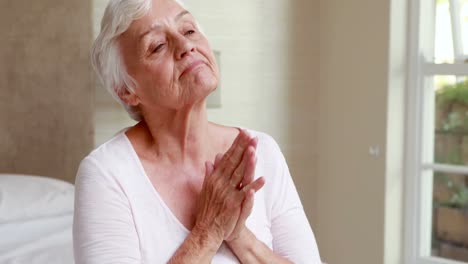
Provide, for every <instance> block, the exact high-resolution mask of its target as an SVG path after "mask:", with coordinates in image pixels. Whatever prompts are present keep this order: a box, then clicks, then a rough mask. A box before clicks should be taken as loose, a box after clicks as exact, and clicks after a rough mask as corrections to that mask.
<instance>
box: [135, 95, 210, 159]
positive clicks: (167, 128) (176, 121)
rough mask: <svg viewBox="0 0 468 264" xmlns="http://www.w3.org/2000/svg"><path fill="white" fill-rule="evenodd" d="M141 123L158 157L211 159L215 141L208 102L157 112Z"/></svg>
mask: <svg viewBox="0 0 468 264" xmlns="http://www.w3.org/2000/svg"><path fill="white" fill-rule="evenodd" d="M153 113H155V114H154V115H152V114H150V113H148V114H146V115H145V121H142V122H140V123H139V124H138V125H137V126H139V127H140V128H142V129H141V130H142V131H145V142H146V143H147V144H145V145H146V146H148V147H149V148H150V149H149V150H150V153H154V154H155V155H156V158H158V159H160V160H163V161H168V162H170V163H172V164H174V163H183V164H198V165H199V164H203V163H204V161H206V160H211V159H213V157H210V156H211V155H210V153H211V150H212V148H213V145H212V144H213V141H212V140H210V138H211V135H210V129H209V127H210V124H209V123H208V118H207V113H206V109H205V105H204V103H202V104H198V105H192V106H189V107H186V108H183V109H178V110H161V111H154V112H153Z"/></svg>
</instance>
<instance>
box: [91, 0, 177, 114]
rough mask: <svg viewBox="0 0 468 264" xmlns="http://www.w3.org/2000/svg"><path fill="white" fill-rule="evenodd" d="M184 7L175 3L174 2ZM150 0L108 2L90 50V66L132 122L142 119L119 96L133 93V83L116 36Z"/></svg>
mask: <svg viewBox="0 0 468 264" xmlns="http://www.w3.org/2000/svg"><path fill="white" fill-rule="evenodd" d="M175 1H176V2H177V3H179V4H180V5H181V6H184V5H183V3H181V2H180V1H179V0H175ZM151 2H152V1H151V0H110V1H109V3H108V4H107V7H106V10H105V11H104V16H103V17H102V21H101V31H100V32H99V35H98V37H97V38H96V40H95V41H94V44H93V48H92V55H91V56H92V64H93V68H94V70H95V71H96V73H97V75H98V77H99V79H100V81H101V83H102V84H103V85H104V87H105V88H106V89H107V91H108V92H109V93H110V94H111V95H112V97H113V98H114V99H115V100H117V101H118V102H119V103H121V104H122V105H123V106H124V107H125V110H126V111H127V112H128V114H129V115H130V117H131V118H132V119H134V120H136V121H140V120H142V119H143V117H142V115H141V112H140V110H139V107H135V106H129V105H127V104H126V103H125V102H123V101H122V100H121V99H120V97H119V94H122V93H123V92H124V91H128V92H131V93H133V92H134V91H135V88H136V86H137V83H136V81H135V80H134V79H133V78H132V77H131V76H130V75H129V74H128V72H127V70H126V68H125V65H124V62H123V58H122V54H121V52H120V48H119V43H118V37H119V36H120V35H121V34H123V33H124V32H125V31H127V29H128V28H129V27H130V24H131V23H132V22H133V21H134V20H136V19H139V18H141V17H143V16H144V15H146V14H147V13H148V12H149V10H150V9H151V5H152V3H151Z"/></svg>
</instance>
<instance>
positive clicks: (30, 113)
mask: <svg viewBox="0 0 468 264" xmlns="http://www.w3.org/2000/svg"><path fill="white" fill-rule="evenodd" d="M90 8H91V7H90V3H89V2H88V1H83V0H70V1H58V0H42V1H24V0H17V1H2V2H1V3H0V32H1V34H2V36H1V40H2V41H0V124H1V125H0V172H8V173H26V174H39V175H45V176H50V177H55V178H60V179H65V180H68V181H73V179H74V177H75V173H76V169H77V166H78V163H79V161H80V160H81V159H82V158H83V157H84V155H85V154H86V153H87V152H88V151H89V150H90V148H91V147H92V137H93V127H92V112H93V105H92V98H93V93H92V91H93V90H92V85H91V75H90V70H89V66H88V65H89V64H88V52H89V46H90V37H91V34H90V33H91V25H90V13H89V10H90Z"/></svg>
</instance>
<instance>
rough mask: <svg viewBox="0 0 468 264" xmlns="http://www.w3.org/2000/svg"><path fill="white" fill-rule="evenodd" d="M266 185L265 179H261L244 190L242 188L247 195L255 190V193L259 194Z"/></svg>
mask: <svg viewBox="0 0 468 264" xmlns="http://www.w3.org/2000/svg"><path fill="white" fill-rule="evenodd" d="M264 185H265V178H264V177H260V178H258V179H256V180H255V181H254V182H252V183H250V184H248V185H246V186H245V187H244V188H242V191H244V192H245V193H248V192H249V191H250V190H254V192H257V191H258V190H260V189H261V188H262V187H263V186H264Z"/></svg>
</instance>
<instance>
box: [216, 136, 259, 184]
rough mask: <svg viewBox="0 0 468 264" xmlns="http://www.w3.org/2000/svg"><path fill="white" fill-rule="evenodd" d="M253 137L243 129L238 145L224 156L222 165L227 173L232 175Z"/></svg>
mask: <svg viewBox="0 0 468 264" xmlns="http://www.w3.org/2000/svg"><path fill="white" fill-rule="evenodd" d="M250 140H251V138H250V136H249V135H248V134H247V132H246V131H242V136H241V137H240V139H239V142H238V143H237V145H235V146H234V145H233V147H234V148H231V149H229V151H228V152H227V153H226V154H225V155H224V156H223V159H222V161H221V164H220V167H221V168H222V169H223V172H224V173H225V174H226V175H231V174H232V173H233V172H234V170H235V169H236V168H237V166H238V165H239V163H240V162H241V160H242V155H243V153H244V151H245V149H246V148H247V146H248V145H249V142H250Z"/></svg>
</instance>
